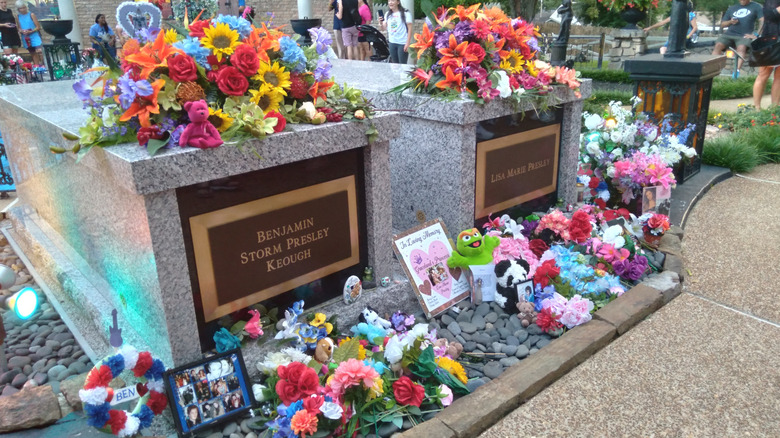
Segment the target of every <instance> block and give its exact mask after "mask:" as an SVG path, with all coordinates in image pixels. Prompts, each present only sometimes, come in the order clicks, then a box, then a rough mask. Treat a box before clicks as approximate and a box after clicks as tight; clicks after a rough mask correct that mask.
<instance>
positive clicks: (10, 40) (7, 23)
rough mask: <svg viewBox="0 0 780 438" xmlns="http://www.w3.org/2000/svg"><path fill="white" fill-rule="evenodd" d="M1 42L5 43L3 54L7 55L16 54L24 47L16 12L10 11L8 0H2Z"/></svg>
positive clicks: (0, 15)
mask: <svg viewBox="0 0 780 438" xmlns="http://www.w3.org/2000/svg"><path fill="white" fill-rule="evenodd" d="M0 42H2V43H3V53H5V54H6V55H10V54H12V53H13V54H16V53H17V52H18V51H19V47H20V46H21V45H22V40H21V38H19V29H17V28H16V18H15V17H14V12H13V11H12V10H11V9H8V1H7V0H0Z"/></svg>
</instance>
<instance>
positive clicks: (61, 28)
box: [38, 20, 73, 44]
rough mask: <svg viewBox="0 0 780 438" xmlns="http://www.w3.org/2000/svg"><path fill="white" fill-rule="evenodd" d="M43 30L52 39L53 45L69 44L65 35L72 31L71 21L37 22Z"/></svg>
mask: <svg viewBox="0 0 780 438" xmlns="http://www.w3.org/2000/svg"><path fill="white" fill-rule="evenodd" d="M38 22H39V23H41V27H42V28H43V30H44V31H45V32H46V33H48V34H49V35H51V36H53V37H54V41H52V43H54V44H70V39H68V37H66V36H65V35H67V34H69V33H70V32H71V31H72V30H73V20H38Z"/></svg>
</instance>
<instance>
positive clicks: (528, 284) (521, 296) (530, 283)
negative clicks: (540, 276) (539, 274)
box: [517, 278, 534, 303]
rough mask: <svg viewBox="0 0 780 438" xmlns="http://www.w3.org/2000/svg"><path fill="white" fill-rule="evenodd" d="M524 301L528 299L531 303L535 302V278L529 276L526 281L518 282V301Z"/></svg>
mask: <svg viewBox="0 0 780 438" xmlns="http://www.w3.org/2000/svg"><path fill="white" fill-rule="evenodd" d="M529 290H530V291H531V292H530V295H529V294H528V291H529ZM529 298H530V299H529ZM523 301H528V302H529V303H533V302H534V279H533V278H529V279H528V280H525V281H524V282H522V283H518V284H517V302H518V303H522V302H523Z"/></svg>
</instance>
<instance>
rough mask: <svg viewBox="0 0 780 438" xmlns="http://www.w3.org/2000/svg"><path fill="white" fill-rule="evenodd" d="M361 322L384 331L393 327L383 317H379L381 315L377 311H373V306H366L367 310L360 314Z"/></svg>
mask: <svg viewBox="0 0 780 438" xmlns="http://www.w3.org/2000/svg"><path fill="white" fill-rule="evenodd" d="M359 319H360V321H362V322H365V323H366V324H370V325H373V326H374V327H378V328H382V329H385V330H387V329H389V328H390V327H392V323H391V322H390V321H388V320H386V319H384V318H382V317H380V316H379V313H377V311H376V310H374V309H372V308H371V306H366V308H365V309H363V311H362V312H361V313H360V317H359Z"/></svg>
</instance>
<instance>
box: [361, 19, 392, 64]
mask: <svg viewBox="0 0 780 438" xmlns="http://www.w3.org/2000/svg"><path fill="white" fill-rule="evenodd" d="M357 28H358V30H359V31H360V32H363V35H364V36H365V37H366V41H368V42H369V43H370V44H371V47H373V48H374V54H373V55H371V60H372V61H374V62H387V60H388V59H389V58H390V46H389V45H388V44H387V38H385V36H384V35H383V34H382V32H380V31H379V30H378V29H377V28H375V27H373V26H369V25H367V24H359V25H358V27H357Z"/></svg>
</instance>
